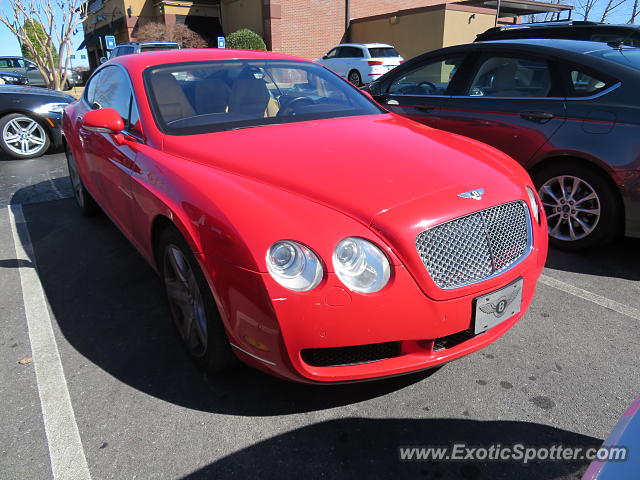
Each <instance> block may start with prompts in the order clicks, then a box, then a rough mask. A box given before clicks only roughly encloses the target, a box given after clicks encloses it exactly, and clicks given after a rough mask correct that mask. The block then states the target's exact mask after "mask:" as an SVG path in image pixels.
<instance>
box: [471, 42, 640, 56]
mask: <svg viewBox="0 0 640 480" xmlns="http://www.w3.org/2000/svg"><path fill="white" fill-rule="evenodd" d="M471 45H477V47H476V48H480V46H481V45H501V46H512V47H525V48H526V49H531V50H535V49H536V48H542V49H546V50H557V51H565V52H566V51H570V52H573V53H592V52H598V51H602V50H615V49H618V47H617V46H615V47H614V46H610V45H608V44H606V43H603V42H592V41H590V40H567V39H563V38H518V39H505V40H485V41H482V42H476V43H473V44H467V45H465V46H467V47H469V46H471ZM624 48H625V49H633V47H624Z"/></svg>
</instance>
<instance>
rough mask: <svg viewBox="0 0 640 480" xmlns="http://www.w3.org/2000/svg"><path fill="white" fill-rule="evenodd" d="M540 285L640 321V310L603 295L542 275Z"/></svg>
mask: <svg viewBox="0 0 640 480" xmlns="http://www.w3.org/2000/svg"><path fill="white" fill-rule="evenodd" d="M540 283H542V284H543V285H547V286H549V287H553V288H557V289H558V290H562V291H563V292H566V293H569V294H571V295H575V296H576V297H580V298H582V299H584V300H588V301H589V302H593V303H595V304H597V305H600V306H601V307H605V308H609V309H611V310H613V311H614V312H618V313H621V314H622V315H626V316H627V317H631V318H635V319H636V320H640V310H638V309H636V308H633V307H629V306H628V305H624V304H622V303H619V302H616V301H615V300H611V299H610V298H606V297H603V296H602V295H598V294H597V293H593V292H589V291H588V290H583V289H582V288H578V287H574V286H573V285H570V284H568V283H566V282H563V281H562V280H557V279H555V278H552V277H550V276H548V275H540Z"/></svg>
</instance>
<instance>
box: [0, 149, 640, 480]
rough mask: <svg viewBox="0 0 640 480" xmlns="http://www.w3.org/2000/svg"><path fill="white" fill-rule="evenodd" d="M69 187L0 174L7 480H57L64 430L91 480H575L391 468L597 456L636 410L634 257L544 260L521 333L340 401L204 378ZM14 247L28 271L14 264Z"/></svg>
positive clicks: (11, 166) (59, 169)
mask: <svg viewBox="0 0 640 480" xmlns="http://www.w3.org/2000/svg"><path fill="white" fill-rule="evenodd" d="M66 175H67V172H66V167H65V164H64V157H63V155H61V154H56V155H48V156H46V157H43V158H40V159H36V160H28V161H12V160H8V159H4V158H2V159H0V201H1V202H2V203H1V205H0V207H3V208H0V302H1V303H0V312H1V313H0V329H1V331H2V335H0V361H1V362H2V368H0V384H1V385H2V406H3V408H2V411H1V412H0V478H3V479H4V478H7V479H22V478H24V479H34V478H37V479H46V478H52V476H53V472H52V465H51V460H50V450H51V449H54V450H55V449H56V448H60V445H63V446H64V445H65V438H66V437H65V436H64V435H62V434H61V433H60V431H62V432H65V431H71V432H73V431H75V430H74V429H75V426H70V425H69V422H72V423H75V424H76V425H77V432H78V433H79V438H80V440H81V449H80V450H79V451H78V452H77V453H78V454H79V455H81V456H82V457H83V458H82V459H76V460H78V461H79V462H80V464H83V462H85V461H86V465H87V467H88V473H89V474H90V476H91V478H94V479H133V478H163V479H164V478H166V479H175V478H225V479H226V478H248V477H252V478H291V477H301V476H306V477H310V478H331V479H333V478H392V477H396V478H443V479H446V478H461V479H499V478H500V479H502V478H504V479H513V478H518V479H522V480H523V479H560V478H580V476H581V473H582V472H583V471H584V469H585V468H586V465H587V463H586V462H584V461H575V462H534V463H531V464H527V465H522V464H519V463H496V462H484V463H483V462H439V463H435V462H401V461H400V460H399V457H398V448H399V447H401V446H433V445H450V444H452V443H453V442H456V441H462V442H466V443H467V444H469V445H489V444H492V443H496V442H497V443H501V444H502V445H509V444H515V443H518V442H521V443H524V444H526V445H531V446H546V445H550V444H556V443H561V444H564V445H571V446H584V447H591V446H596V447H597V446H599V445H600V444H601V442H602V440H603V439H604V438H605V437H606V436H607V435H608V433H609V431H610V430H611V429H612V428H613V426H614V425H615V424H616V422H617V420H618V417H619V416H620V415H621V414H622V413H623V412H624V410H625V408H626V407H627V406H628V405H629V404H630V403H631V402H632V401H633V399H634V398H635V397H637V396H638V395H640V386H639V382H638V351H639V349H640V331H639V329H638V328H637V326H638V322H639V321H640V294H639V293H640V255H638V251H639V248H640V240H633V239H624V240H620V241H619V242H618V243H617V244H615V245H613V246H611V247H609V248H608V249H606V250H603V251H599V252H592V253H589V254H585V255H577V254H567V253H562V252H557V251H551V252H550V255H549V259H548V263H547V268H546V270H545V272H544V276H543V278H542V280H541V282H540V284H539V286H538V291H537V295H536V298H535V300H534V302H533V304H532V306H531V308H530V309H529V311H528V313H527V314H526V316H525V317H524V319H523V320H522V321H521V322H519V323H518V324H517V325H516V326H515V327H514V328H513V329H511V330H510V331H509V332H508V333H507V334H506V335H505V336H504V337H503V338H501V339H500V340H498V341H497V342H496V343H494V344H493V345H491V346H489V347H488V348H486V349H484V350H482V351H481V352H479V353H476V354H473V355H471V356H468V357H465V358H463V359H461V360H458V361H456V362H453V363H451V364H448V365H446V366H444V367H443V368H440V369H437V370H433V371H430V372H428V373H421V374H416V375H409V376H404V377H400V378H395V379H390V380H384V381H377V382H369V383H359V384H351V385H342V386H305V385H296V384H290V383H286V382H283V381H280V380H277V379H275V378H272V377H269V376H267V375H264V374H262V373H259V372H257V371H254V370H251V369H249V368H244V367H241V368H239V369H237V370H236V371H234V372H232V373H230V374H226V375H224V376H207V375H204V374H202V373H201V372H199V371H198V370H196V368H195V367H194V366H193V364H192V363H191V362H190V360H189V359H188V357H187V355H186V353H185V352H184V351H183V349H182V347H181V345H180V343H179V340H178V337H177V335H176V334H175V333H174V330H173V327H172V325H171V324H170V321H169V317H168V311H167V308H166V306H165V301H164V298H163V293H162V288H161V285H160V282H159V280H158V279H157V278H156V276H155V274H154V273H153V272H152V270H151V268H150V267H149V266H147V265H146V263H145V262H144V260H143V259H142V257H140V256H139V255H138V254H137V253H136V252H135V250H134V249H133V247H132V246H131V245H130V244H129V243H128V242H127V241H126V240H125V239H124V237H123V236H122V235H121V234H120V233H119V231H118V230H117V229H116V228H115V227H114V226H113V225H112V224H111V223H110V221H109V220H108V219H107V218H106V217H104V216H98V217H97V218H94V219H85V218H83V217H81V216H80V214H79V212H78V211H77V209H76V206H75V204H74V201H73V199H71V198H69V197H70V195H71V189H70V185H69V182H68V178H67V177H66ZM9 204H14V205H16V204H20V205H21V211H22V213H23V215H24V219H25V222H26V226H27V228H28V234H29V238H30V239H29V238H26V237H25V236H24V235H18V238H17V241H16V238H15V235H14V228H13V227H12V225H11V222H10V218H11V211H10V209H9V208H7V207H6V205H9ZM24 243H26V244H28V246H30V247H32V249H29V248H27V249H26V251H27V252H31V254H30V255H29V258H20V256H19V255H18V254H17V250H16V245H18V246H19V245H20V244H24ZM31 250H32V251H31ZM34 267H37V278H38V279H39V282H40V283H41V285H42V289H43V292H44V296H45V299H46V304H44V305H48V306H47V307H46V312H40V314H46V313H48V315H47V317H48V318H50V319H51V325H52V328H53V335H54V337H55V341H56V343H57V352H59V358H60V361H61V365H62V369H63V372H64V376H63V377H62V378H63V383H64V385H53V386H52V385H49V387H52V388H57V389H62V390H60V391H68V397H69V399H70V404H71V407H72V412H73V414H74V418H73V417H72V418H58V417H56V418H54V419H53V420H54V421H52V422H49V424H50V425H53V427H51V429H50V430H49V431H47V432H45V423H44V421H43V414H42V407H41V402H54V403H55V401H57V399H51V398H45V397H42V396H43V385H42V384H41V381H40V379H37V378H36V372H35V367H36V364H37V363H38V361H41V362H44V361H47V360H48V359H46V358H45V359H40V360H39V359H38V357H37V356H36V357H35V358H34V361H33V362H29V361H28V360H26V361H25V362H23V363H24V364H21V363H19V361H20V360H22V359H25V358H27V359H28V357H31V356H32V355H33V354H32V341H33V333H34V332H30V331H29V329H28V326H27V316H28V315H30V313H29V312H31V311H32V310H33V306H32V305H30V304H29V302H30V301H31V300H32V298H33V297H31V296H29V295H23V287H25V283H24V282H25V278H31V277H25V275H27V274H28V272H29V271H31V272H33V269H34ZM31 286H32V285H31ZM26 287H29V288H30V285H29V284H26ZM25 302H26V303H25ZM30 334H31V337H30ZM41 397H42V399H41ZM54 427H55V428H58V429H59V430H58V431H56V430H55V428H54ZM65 429H67V430H65ZM69 429H70V430H69ZM56 442H57V443H56ZM59 472H63V473H65V474H71V473H73V472H71V471H70V470H69V469H67V470H58V473H59ZM58 476H59V475H58ZM59 478H86V476H85V477H82V476H77V477H73V476H72V475H71V476H68V477H65V476H59Z"/></svg>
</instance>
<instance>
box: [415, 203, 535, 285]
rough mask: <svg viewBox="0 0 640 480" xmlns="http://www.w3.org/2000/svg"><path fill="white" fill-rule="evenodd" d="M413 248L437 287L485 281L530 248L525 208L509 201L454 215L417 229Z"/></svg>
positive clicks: (508, 265) (522, 204)
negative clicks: (446, 220)
mask: <svg viewBox="0 0 640 480" xmlns="http://www.w3.org/2000/svg"><path fill="white" fill-rule="evenodd" d="M416 248H417V250H418V254H419V255H420V258H421V259H422V262H423V263H424V266H425V267H426V269H427V272H429V275H430V276H431V278H432V279H433V281H434V282H435V284H436V285H437V286H438V287H440V288H456V287H460V286H463V285H468V284H470V283H475V282H479V281H481V280H485V279H487V278H489V277H492V276H494V275H497V274H499V273H502V272H504V271H505V270H507V269H508V268H509V267H511V266H512V265H514V264H515V263H517V262H518V261H519V260H520V259H521V258H523V257H524V256H526V254H527V253H528V252H529V250H530V249H531V228H530V223H529V209H528V208H527V206H526V204H525V203H524V202H511V203H504V204H502V205H497V206H495V207H491V208H487V209H485V210H481V211H479V212H475V213H472V214H469V215H465V216H464V217H460V218H456V219H454V220H451V221H449V222H446V223H442V224H440V225H436V226H435V227H431V228H429V229H427V230H425V231H424V232H421V233H420V234H419V235H418V237H417V238H416Z"/></svg>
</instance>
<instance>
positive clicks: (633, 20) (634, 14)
mask: <svg viewBox="0 0 640 480" xmlns="http://www.w3.org/2000/svg"><path fill="white" fill-rule="evenodd" d="M639 13H640V11H639V10H638V0H633V7H631V16H630V17H629V21H628V22H627V23H630V24H632V25H633V24H634V23H636V17H637V16H638V14H639Z"/></svg>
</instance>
